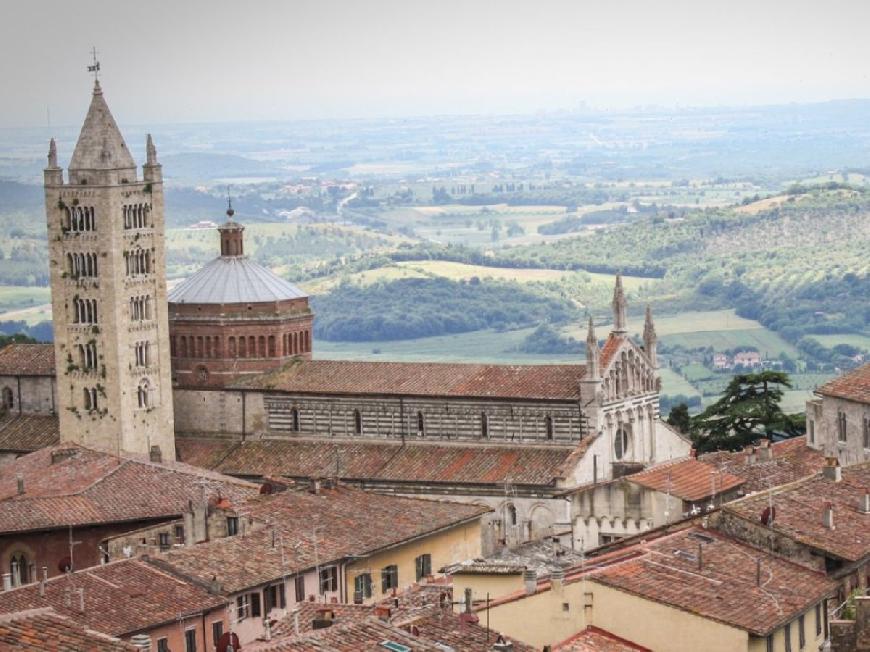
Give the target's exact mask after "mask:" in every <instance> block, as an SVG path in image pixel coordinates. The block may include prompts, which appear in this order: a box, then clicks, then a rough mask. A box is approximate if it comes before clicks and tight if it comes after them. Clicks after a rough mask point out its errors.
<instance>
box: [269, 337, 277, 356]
mask: <svg viewBox="0 0 870 652" xmlns="http://www.w3.org/2000/svg"><path fill="white" fill-rule="evenodd" d="M276 355H278V352H277V351H276V350H275V336H274V335H270V336H269V357H270V358H274V357H275V356H276Z"/></svg>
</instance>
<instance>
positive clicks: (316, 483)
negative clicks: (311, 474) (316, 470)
mask: <svg viewBox="0 0 870 652" xmlns="http://www.w3.org/2000/svg"><path fill="white" fill-rule="evenodd" d="M310 491H311V493H313V494H314V495H315V496H317V495H319V494H320V480H319V479H317V478H312V479H311V487H310Z"/></svg>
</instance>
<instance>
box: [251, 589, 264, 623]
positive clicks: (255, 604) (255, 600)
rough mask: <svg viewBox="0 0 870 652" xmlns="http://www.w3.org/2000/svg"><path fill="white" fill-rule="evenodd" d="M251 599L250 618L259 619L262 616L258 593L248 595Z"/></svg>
mask: <svg viewBox="0 0 870 652" xmlns="http://www.w3.org/2000/svg"><path fill="white" fill-rule="evenodd" d="M250 596H251V599H250V603H251V616H252V617H253V618H259V617H260V616H262V615H263V611H262V609H260V593H259V591H257V592H254V593H251V594H250Z"/></svg>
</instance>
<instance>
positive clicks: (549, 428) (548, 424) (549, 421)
mask: <svg viewBox="0 0 870 652" xmlns="http://www.w3.org/2000/svg"><path fill="white" fill-rule="evenodd" d="M544 426H545V429H546V435H547V439H552V438H553V417H550V416H548V417H547V418H546V419H544Z"/></svg>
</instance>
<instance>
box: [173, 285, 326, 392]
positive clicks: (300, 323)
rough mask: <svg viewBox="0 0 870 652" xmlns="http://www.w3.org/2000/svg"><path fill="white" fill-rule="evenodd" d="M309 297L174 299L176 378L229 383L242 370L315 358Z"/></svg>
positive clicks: (186, 382)
mask: <svg viewBox="0 0 870 652" xmlns="http://www.w3.org/2000/svg"><path fill="white" fill-rule="evenodd" d="M312 324H313V315H312V314H311V311H310V310H309V308H308V299H306V298H301V299H292V300H290V301H282V302H275V303H255V304H232V305H219V304H170V306H169V334H170V348H171V353H172V375H173V382H174V384H175V385H176V386H178V387H224V386H225V385H227V384H229V383H231V382H232V381H234V380H236V379H238V378H239V377H241V376H245V375H251V374H259V373H264V372H267V371H271V370H272V369H275V368H277V367H280V366H281V365H283V364H284V363H285V362H287V361H288V360H290V359H291V358H293V357H295V356H298V357H301V358H305V359H311V348H312V344H313V341H312Z"/></svg>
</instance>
